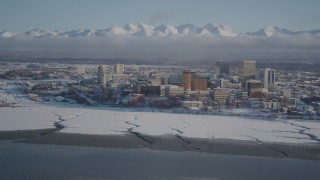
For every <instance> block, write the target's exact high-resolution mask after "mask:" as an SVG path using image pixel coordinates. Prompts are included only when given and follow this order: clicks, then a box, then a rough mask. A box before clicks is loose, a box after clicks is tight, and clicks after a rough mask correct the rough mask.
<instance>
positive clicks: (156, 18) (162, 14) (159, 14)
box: [148, 11, 175, 24]
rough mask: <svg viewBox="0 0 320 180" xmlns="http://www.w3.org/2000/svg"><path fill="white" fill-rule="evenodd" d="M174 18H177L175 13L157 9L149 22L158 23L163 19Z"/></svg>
mask: <svg viewBox="0 0 320 180" xmlns="http://www.w3.org/2000/svg"><path fill="white" fill-rule="evenodd" d="M172 18H175V14H173V13H170V12H167V11H156V12H153V13H152V14H151V16H150V17H149V20H148V23H150V24H157V23H159V22H161V21H163V20H168V19H172Z"/></svg>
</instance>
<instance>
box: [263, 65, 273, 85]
mask: <svg viewBox="0 0 320 180" xmlns="http://www.w3.org/2000/svg"><path fill="white" fill-rule="evenodd" d="M275 81H276V70H275V69H270V68H265V69H264V77H263V84H264V88H266V89H269V88H271V87H273V86H274V82H275Z"/></svg>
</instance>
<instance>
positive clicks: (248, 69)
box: [243, 60, 256, 80]
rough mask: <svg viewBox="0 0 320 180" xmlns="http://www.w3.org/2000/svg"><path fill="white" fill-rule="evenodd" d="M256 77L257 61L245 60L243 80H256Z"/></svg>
mask: <svg viewBox="0 0 320 180" xmlns="http://www.w3.org/2000/svg"><path fill="white" fill-rule="evenodd" d="M255 76H256V61H255V60H244V61H243V79H244V80H248V79H255Z"/></svg>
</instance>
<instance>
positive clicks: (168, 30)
mask: <svg viewBox="0 0 320 180" xmlns="http://www.w3.org/2000/svg"><path fill="white" fill-rule="evenodd" d="M155 31H156V33H157V34H158V35H162V36H170V35H175V34H178V30H177V28H175V27H174V26H170V25H168V24H162V25H160V26H157V27H156V28H155Z"/></svg>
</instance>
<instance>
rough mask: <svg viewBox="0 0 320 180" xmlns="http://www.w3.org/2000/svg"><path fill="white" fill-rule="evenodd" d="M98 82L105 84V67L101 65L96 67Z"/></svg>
mask: <svg viewBox="0 0 320 180" xmlns="http://www.w3.org/2000/svg"><path fill="white" fill-rule="evenodd" d="M98 84H102V85H105V84H106V76H105V69H104V67H103V66H102V65H100V66H99V67H98Z"/></svg>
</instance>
